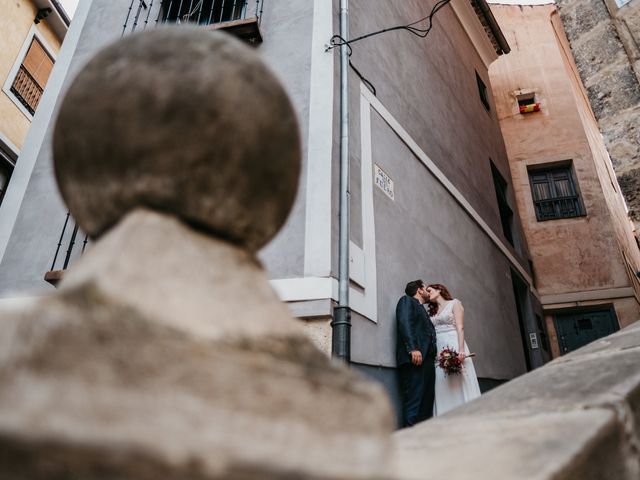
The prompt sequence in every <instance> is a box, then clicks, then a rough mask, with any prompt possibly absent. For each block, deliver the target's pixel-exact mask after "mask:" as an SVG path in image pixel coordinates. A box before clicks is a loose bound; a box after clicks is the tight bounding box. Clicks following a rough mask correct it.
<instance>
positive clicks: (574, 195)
mask: <svg viewBox="0 0 640 480" xmlns="http://www.w3.org/2000/svg"><path fill="white" fill-rule="evenodd" d="M529 181H530V183H531V195H532V196H533V203H534V205H535V209H536V218H537V219H538V221H539V222H541V221H543V220H553V219H557V218H570V217H579V216H583V215H585V212H584V209H583V208H582V203H581V201H580V195H579V194H578V191H577V189H576V184H575V181H574V179H573V172H572V168H571V166H570V165H568V166H563V167H555V168H549V169H545V170H539V169H536V170H533V171H531V170H530V171H529Z"/></svg>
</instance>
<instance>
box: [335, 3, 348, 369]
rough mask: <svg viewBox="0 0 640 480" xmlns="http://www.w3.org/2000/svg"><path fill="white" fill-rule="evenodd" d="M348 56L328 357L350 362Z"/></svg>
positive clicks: (343, 15) (343, 60) (344, 58)
mask: <svg viewBox="0 0 640 480" xmlns="http://www.w3.org/2000/svg"><path fill="white" fill-rule="evenodd" d="M348 3H349V1H348V0H340V36H341V37H342V41H343V42H344V41H346V40H348V39H349V6H348ZM348 73H349V53H348V47H347V45H342V46H341V47H340V206H339V212H338V216H339V241H338V242H339V243H338V306H337V307H335V308H334V309H333V321H332V322H331V328H332V329H333V331H332V338H331V355H332V356H333V357H336V358H339V359H341V360H343V361H344V362H347V363H348V362H349V361H350V360H351V312H350V309H349V103H348V102H349V97H348V93H349V92H348V83H347V80H348V77H347V75H348Z"/></svg>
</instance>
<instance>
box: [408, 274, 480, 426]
mask: <svg viewBox="0 0 640 480" xmlns="http://www.w3.org/2000/svg"><path fill="white" fill-rule="evenodd" d="M404 292H405V295H404V296H402V298H400V300H398V305H397V307H396V322H397V343H396V360H397V364H398V373H399V380H400V392H401V395H402V421H403V427H410V426H413V425H415V424H416V423H418V422H421V421H423V420H426V419H428V418H431V417H432V416H436V415H442V414H444V413H445V412H448V411H449V410H451V409H452V408H455V407H457V406H459V405H462V404H463V403H465V402H468V401H470V400H472V399H474V398H476V397H479V396H480V387H479V386H478V379H477V377H476V372H475V368H474V367H473V362H472V360H471V358H469V355H470V354H469V349H468V348H467V344H466V342H465V341H464V308H463V306H462V303H461V302H460V301H459V300H457V299H455V298H453V297H452V296H451V294H450V293H449V290H447V287H445V286H444V285H441V284H437V283H436V284H429V285H426V284H425V283H424V282H423V281H422V280H414V281H412V282H409V283H407V286H406V288H405V290H404ZM425 307H426V308H425Z"/></svg>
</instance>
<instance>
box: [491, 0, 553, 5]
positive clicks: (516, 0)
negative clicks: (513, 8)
mask: <svg viewBox="0 0 640 480" xmlns="http://www.w3.org/2000/svg"><path fill="white" fill-rule="evenodd" d="M487 3H499V4H501V5H545V4H547V3H555V2H554V1H553V0H487Z"/></svg>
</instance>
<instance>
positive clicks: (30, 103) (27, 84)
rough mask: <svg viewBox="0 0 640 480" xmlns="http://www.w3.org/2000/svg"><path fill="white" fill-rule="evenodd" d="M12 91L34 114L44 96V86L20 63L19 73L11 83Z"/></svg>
mask: <svg viewBox="0 0 640 480" xmlns="http://www.w3.org/2000/svg"><path fill="white" fill-rule="evenodd" d="M11 93H13V94H14V95H15V96H16V98H17V99H18V100H20V103H22V105H24V108H26V109H27V110H28V111H29V113H31V115H33V114H34V113H35V111H36V108H37V107H38V103H39V102H40V97H42V87H40V85H38V83H37V82H36V81H35V80H34V78H33V77H32V76H31V74H30V73H29V72H28V71H27V69H26V68H24V67H23V66H22V65H20V69H19V70H18V74H17V75H16V78H15V79H14V80H13V84H12V85H11Z"/></svg>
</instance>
